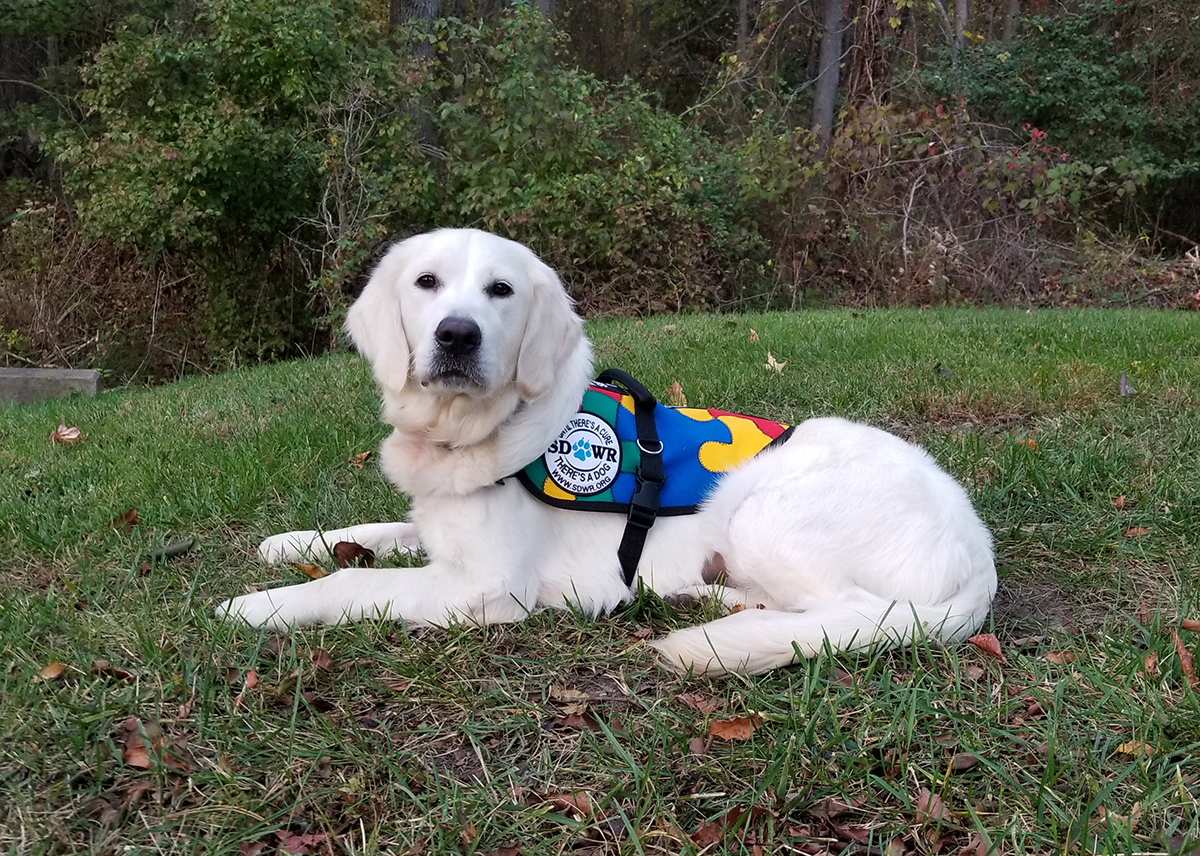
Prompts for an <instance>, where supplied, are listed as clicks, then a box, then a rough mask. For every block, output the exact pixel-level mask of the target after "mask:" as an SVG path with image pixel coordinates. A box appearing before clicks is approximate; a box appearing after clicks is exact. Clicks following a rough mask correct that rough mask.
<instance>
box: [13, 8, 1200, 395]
mask: <svg viewBox="0 0 1200 856" xmlns="http://www.w3.org/2000/svg"><path fill="white" fill-rule="evenodd" d="M438 226H477V227H480V228H485V229H489V230H492V231H495V232H498V233H500V234H503V235H506V236H509V237H511V238H514V239H516V240H519V241H522V242H524V243H527V244H530V245H531V246H532V247H533V248H534V249H535V250H536V251H537V252H538V253H540V254H541V255H542V256H543V257H544V258H545V259H546V260H547V261H548V262H549V263H550V264H551V265H552V266H554V267H555V268H556V269H557V270H558V271H559V272H560V273H561V275H562V277H563V279H564V282H565V283H566V284H567V286H568V288H569V289H570V291H571V293H572V294H573V295H574V296H575V298H576V299H577V300H578V302H579V305H580V307H581V309H582V311H583V312H584V313H585V314H588V315H590V316H593V317H596V316H604V315H616V314H643V313H651V312H673V311H680V310H701V309H739V308H745V309H752V308H753V309H758V308H766V307H772V308H795V307H804V306H813V305H826V306H827V305H846V304H851V305H871V306H879V305H928V304H985V303H989V304H1000V305H1017V306H1064V305H1099V306H1129V305H1137V306H1167V307H1175V308H1191V309H1195V308H1197V307H1198V306H1200V244H1198V242H1200V10H1198V9H1197V7H1196V5H1195V3H1194V2H1193V0H1154V2H1150V0H1059V2H1051V0H861V2H860V0H703V2H687V1H686V0H666V1H665V2H649V0H619V2H618V1H617V0H600V2H587V0H537V2H535V3H533V4H532V5H527V4H524V3H512V4H509V3H503V2H500V0H440V2H439V0H391V2H390V3H384V2H380V0H373V2H368V0H351V2H342V0H337V1H336V2H335V0H313V2H305V3H295V4H291V3H278V2H272V0H106V2H101V3H79V2H67V0H0V364H4V365H10V366H21V365H51V364H52V365H70V366H76V367H94V368H100V369H102V370H103V371H104V372H106V374H107V375H108V376H109V377H110V378H113V379H116V380H119V381H127V380H131V379H138V380H144V379H155V378H167V377H174V376H177V375H179V374H181V373H185V372H188V371H196V370H211V369H218V368H223V367H227V366H231V365H236V364H241V363H246V362H253V361H259V360H264V359H276V358H282V357H287V356H293V355H296V354H299V353H312V352H318V351H322V350H325V349H328V348H329V347H331V346H334V345H336V344H337V343H338V338H339V335H340V333H339V321H340V317H341V313H342V312H343V311H344V308H345V305H346V302H347V299H348V295H350V294H352V293H353V291H354V290H355V288H356V287H357V285H358V284H360V282H359V281H360V278H361V276H362V271H363V270H364V269H366V266H367V265H369V263H370V261H371V259H372V257H373V254H376V253H378V251H379V248H380V247H381V246H385V245H386V242H387V241H388V240H389V239H392V238H394V237H397V236H403V235H406V234H409V233H412V232H415V231H419V230H424V229H429V228H434V227H438Z"/></svg>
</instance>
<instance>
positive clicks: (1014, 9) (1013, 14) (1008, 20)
mask: <svg viewBox="0 0 1200 856" xmlns="http://www.w3.org/2000/svg"><path fill="white" fill-rule="evenodd" d="M1020 17H1021V0H1008V9H1007V10H1006V11H1005V13H1004V35H1002V36H1001V37H1000V41H1001V44H1005V45H1011V44H1012V41H1013V37H1014V36H1016V34H1017V19H1018V18H1020Z"/></svg>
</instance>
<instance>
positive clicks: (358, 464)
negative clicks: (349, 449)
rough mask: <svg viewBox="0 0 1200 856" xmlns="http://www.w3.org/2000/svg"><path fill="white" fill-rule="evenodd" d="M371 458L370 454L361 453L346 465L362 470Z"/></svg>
mask: <svg viewBox="0 0 1200 856" xmlns="http://www.w3.org/2000/svg"><path fill="white" fill-rule="evenodd" d="M370 458H371V453H370V452H359V453H358V454H357V455H355V456H353V457H352V458H350V460H349V461H347V462H346V463H348V464H349V465H350V466H352V467H354V468H355V469H359V470H361V469H362V468H363V464H365V463H366V462H367V461H368V460H370Z"/></svg>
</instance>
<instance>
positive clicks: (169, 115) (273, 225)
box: [49, 0, 355, 250]
mask: <svg viewBox="0 0 1200 856" xmlns="http://www.w3.org/2000/svg"><path fill="white" fill-rule="evenodd" d="M339 8H341V7H340V6H337V5H335V4H332V3H304V4H277V3H269V2H261V1H260V2H241V0H213V2H209V3H202V4H199V6H198V8H197V12H196V16H195V19H194V20H193V21H189V22H186V23H185V22H179V21H168V22H167V23H166V24H165V25H162V26H150V23H149V22H145V21H137V20H134V21H130V22H127V23H126V24H125V25H124V26H123V27H122V28H121V29H120V30H119V31H118V32H117V34H116V35H115V37H114V38H113V39H111V40H110V41H108V42H107V43H106V44H105V45H104V46H103V47H102V48H101V49H100V51H99V52H98V54H97V56H96V59H95V62H94V63H92V64H91V65H89V66H88V67H87V68H86V69H85V70H84V72H83V81H84V84H85V89H84V91H83V100H84V103H85V104H86V105H87V107H88V122H87V124H86V125H84V126H83V127H82V128H76V127H73V126H69V125H62V126H60V127H59V128H58V129H57V131H56V132H55V133H53V134H52V135H51V136H50V142H49V148H50V149H51V150H52V151H54V152H55V154H56V155H57V157H58V158H59V161H60V162H61V163H62V165H63V175H64V181H65V183H66V187H67V189H68V191H69V192H70V193H71V194H72V196H73V197H75V198H76V199H78V200H79V207H80V209H81V211H82V213H83V214H84V215H85V219H86V222H87V223H88V224H89V226H90V227H91V228H92V229H94V230H95V231H96V232H97V233H98V234H103V235H104V236H105V237H108V238H110V239H112V240H115V241H117V242H118V243H122V244H125V243H128V244H135V245H137V246H140V247H142V248H145V249H150V250H157V249H161V248H163V247H165V246H168V245H172V244H185V245H191V246H219V247H221V248H222V249H227V248H228V246H229V245H235V246H236V245H238V244H240V243H242V242H243V241H245V240H247V239H250V240H255V239H257V240H259V241H265V242H267V243H270V242H272V241H274V240H276V238H275V236H276V234H277V233H278V232H280V231H286V230H287V229H289V228H291V227H292V226H293V225H294V224H295V222H296V220H297V219H298V218H299V217H300V216H301V215H302V214H303V213H304V212H306V211H308V210H310V208H311V206H312V204H313V198H314V196H315V193H316V191H317V185H316V163H317V160H318V158H319V156H320V150H321V149H320V141H314V140H312V139H310V138H309V137H308V135H307V134H306V131H307V117H308V113H309V111H311V110H312V109H313V108H314V107H315V106H316V105H317V104H319V103H321V101H322V100H323V99H326V98H328V97H329V93H330V91H331V90H332V89H334V88H336V87H337V86H338V84H339V75H343V74H345V73H347V68H348V66H349V64H350V62H351V60H352V59H354V58H355V57H354V46H355V45H354V42H353V41H352V40H350V39H349V38H348V36H349V35H350V34H348V33H344V32H343V29H345V28H346V26H347V19H348V16H347V15H346V14H345V13H344V12H339V11H338V9H339ZM131 71H132V72H133V73H131Z"/></svg>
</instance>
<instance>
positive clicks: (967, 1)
mask: <svg viewBox="0 0 1200 856" xmlns="http://www.w3.org/2000/svg"><path fill="white" fill-rule="evenodd" d="M970 20H971V0H954V49H955V50H959V51H961V50H962V49H963V48H965V47H966V46H967V37H966V35H965V33H966V29H967V24H968V23H969V22H970Z"/></svg>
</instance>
